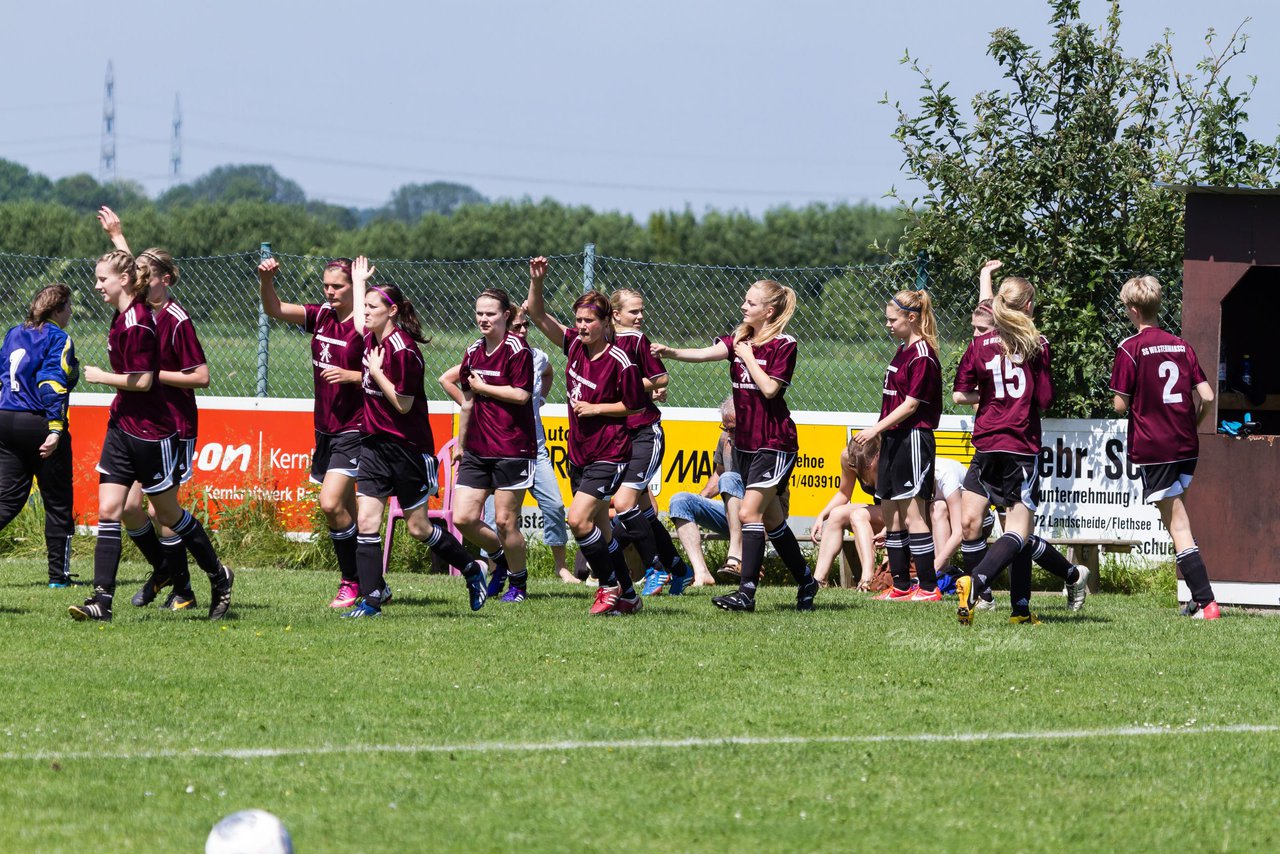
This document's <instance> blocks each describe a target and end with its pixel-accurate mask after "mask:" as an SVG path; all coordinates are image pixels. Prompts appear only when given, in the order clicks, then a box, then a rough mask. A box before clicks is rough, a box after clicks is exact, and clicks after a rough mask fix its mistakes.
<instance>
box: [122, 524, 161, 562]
mask: <svg viewBox="0 0 1280 854" xmlns="http://www.w3.org/2000/svg"><path fill="white" fill-rule="evenodd" d="M129 539H131V540H133V544H134V545H135V546H137V547H138V551H140V552H142V556H143V558H145V559H146V561H147V563H149V564H151V569H152V570H154V571H155V572H156V574H158V575H162V576H163V575H164V549H163V548H162V547H161V545H160V538H159V537H157V536H156V529H155V526H154V525H152V524H151V520H150V519H148V520H147V523H146V524H145V525H143V526H142V527H141V528H138V529H136V530H130V531H129Z"/></svg>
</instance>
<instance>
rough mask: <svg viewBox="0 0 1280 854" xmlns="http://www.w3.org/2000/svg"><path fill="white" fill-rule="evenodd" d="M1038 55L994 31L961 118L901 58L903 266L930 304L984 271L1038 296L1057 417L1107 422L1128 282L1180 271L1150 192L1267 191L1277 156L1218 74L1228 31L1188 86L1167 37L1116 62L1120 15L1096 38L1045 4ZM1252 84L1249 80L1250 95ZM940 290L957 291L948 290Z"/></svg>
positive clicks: (1164, 207)
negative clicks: (1121, 297) (987, 71)
mask: <svg viewBox="0 0 1280 854" xmlns="http://www.w3.org/2000/svg"><path fill="white" fill-rule="evenodd" d="M1048 5H1049V9H1050V17H1049V24H1050V27H1051V28H1052V34H1051V37H1050V39H1049V44H1048V47H1047V49H1044V50H1042V49H1040V48H1037V47H1035V46H1033V45H1032V44H1030V43H1029V42H1027V41H1025V40H1024V39H1023V38H1022V36H1020V35H1019V34H1018V33H1017V32H1016V31H1014V30H1011V29H1006V28H1002V29H997V30H996V31H994V32H993V33H992V34H991V40H990V43H989V44H988V47H987V55H988V56H990V57H991V58H992V59H993V60H994V61H995V63H996V65H997V67H998V68H999V69H1000V75H1001V77H1002V79H1003V85H1002V88H999V89H992V90H990V91H985V92H979V93H978V94H976V95H975V96H974V97H973V98H972V100H971V102H970V103H969V110H967V111H966V110H964V109H962V105H961V102H960V101H959V100H958V99H957V98H956V96H954V95H952V94H951V93H950V92H949V91H948V85H947V83H945V82H938V81H935V80H934V79H933V78H932V77H931V76H930V74H929V72H928V71H927V70H926V69H924V68H922V66H921V65H920V64H919V63H918V62H917V61H916V60H915V59H913V58H912V57H910V56H909V55H908V56H907V57H906V58H905V59H904V62H906V63H908V64H909V65H910V66H911V67H912V69H913V70H915V71H916V72H917V73H918V74H919V76H920V78H921V88H922V90H923V94H922V95H921V96H920V99H919V103H918V105H917V111H916V112H914V113H910V112H908V111H907V110H905V109H904V108H903V107H902V106H901V105H900V104H898V103H896V102H895V103H893V105H892V106H893V107H894V108H895V109H896V110H897V111H898V124H897V129H896V131H895V137H896V139H897V140H898V141H899V142H901V144H902V146H903V151H904V153H905V155H906V160H905V165H904V168H905V170H906V171H907V173H908V174H909V175H910V176H911V177H912V178H914V179H915V180H916V181H918V182H919V184H920V185H921V186H922V191H921V194H920V195H919V196H918V197H915V198H911V199H907V198H905V197H904V196H903V195H901V194H899V193H897V192H896V191H895V192H894V193H893V195H894V197H895V198H898V199H899V201H902V202H903V203H904V205H905V207H906V210H907V216H908V219H909V225H908V228H907V231H906V234H905V237H904V238H903V242H902V244H901V248H902V251H903V252H904V254H909V253H914V252H916V251H917V250H920V249H923V250H925V251H927V252H928V253H929V254H930V256H931V258H932V259H933V261H934V262H935V263H936V265H937V269H938V270H939V272H940V274H941V275H940V282H939V289H940V290H941V291H942V295H941V296H942V298H943V299H955V300H961V301H973V300H975V299H976V287H975V286H974V282H975V279H976V276H977V270H978V268H979V266H980V265H981V263H982V261H983V260H984V259H986V258H990V257H998V258H1000V259H1002V260H1003V261H1004V262H1005V272H1008V273H1011V274H1020V275H1026V276H1027V277H1028V278H1030V279H1031V280H1032V281H1033V282H1035V283H1036V284H1037V286H1038V288H1039V290H1038V297H1037V320H1038V322H1039V324H1040V326H1041V328H1042V329H1043V330H1044V331H1045V333H1046V335H1048V336H1049V338H1050V340H1051V341H1052V342H1053V346H1054V351H1055V380H1056V381H1057V384H1058V388H1059V404H1058V405H1057V406H1056V407H1055V409H1056V410H1057V412H1058V413H1060V414H1062V415H1068V416H1085V415H1099V414H1103V413H1105V412H1107V411H1109V410H1108V408H1107V407H1106V402H1107V401H1108V400H1109V399H1110V398H1109V396H1108V395H1107V393H1106V378H1107V377H1108V376H1109V375H1110V362H1111V359H1112V354H1113V349H1112V348H1113V345H1114V342H1113V341H1110V340H1107V336H1106V335H1104V334H1100V333H1102V332H1103V331H1104V329H1106V328H1107V327H1108V325H1109V324H1110V323H1111V321H1112V318H1114V316H1115V313H1116V309H1115V307H1114V304H1115V295H1116V290H1117V284H1118V282H1117V279H1120V278H1121V277H1123V276H1124V275H1125V271H1132V270H1135V269H1143V270H1151V269H1156V270H1170V269H1177V268H1178V267H1180V265H1181V257H1182V222H1181V216H1182V205H1183V200H1182V197H1181V196H1180V195H1178V194H1177V193H1174V192H1170V191H1168V190H1165V189H1161V188H1159V187H1157V186H1156V182H1169V183H1176V184H1191V183H1212V184H1218V185H1235V184H1243V185H1253V186H1261V185H1266V184H1269V183H1271V182H1272V181H1273V180H1274V178H1275V176H1276V172H1277V168H1278V165H1280V149H1278V148H1277V145H1276V144H1275V143H1262V142H1257V141H1254V140H1250V139H1249V138H1248V137H1247V136H1246V135H1245V133H1244V131H1243V126H1244V124H1245V122H1246V121H1247V118H1248V115H1247V113H1246V112H1245V107H1246V105H1247V104H1248V102H1249V96H1250V91H1251V90H1248V89H1247V90H1244V91H1238V90H1235V89H1233V88H1231V80H1230V78H1229V77H1228V75H1227V66H1228V65H1229V63H1230V62H1231V60H1232V59H1233V58H1235V57H1236V56H1239V55H1240V54H1241V53H1243V52H1244V50H1245V46H1246V42H1247V37H1246V36H1245V35H1243V34H1242V33H1241V31H1240V30H1239V29H1237V30H1236V31H1235V32H1234V33H1233V34H1232V35H1231V36H1230V37H1228V38H1227V39H1226V43H1225V45H1221V46H1219V45H1220V42H1221V39H1219V38H1218V37H1217V36H1216V34H1215V33H1214V32H1213V31H1210V32H1209V34H1208V35H1207V37H1206V40H1205V41H1206V45H1207V47H1208V50H1209V55H1208V56H1207V57H1206V58H1204V59H1203V60H1202V61H1200V62H1199V63H1198V65H1197V66H1196V70H1195V72H1185V73H1184V72H1182V71H1180V70H1179V68H1178V66H1177V65H1176V64H1175V62H1174V56H1173V50H1172V47H1171V44H1170V38H1169V35H1168V34H1166V35H1165V37H1164V39H1163V40H1162V41H1161V42H1159V43H1157V44H1156V45H1154V46H1152V47H1151V48H1150V49H1149V50H1147V51H1146V52H1145V53H1144V54H1142V55H1140V56H1126V55H1125V54H1124V53H1123V51H1122V50H1121V48H1120V7H1119V4H1118V3H1117V2H1112V3H1111V4H1110V8H1109V14H1108V16H1107V19H1106V22H1105V24H1103V25H1102V26H1100V27H1097V28H1095V27H1093V26H1091V25H1089V24H1088V23H1086V22H1084V21H1083V20H1082V19H1081V17H1080V8H1079V7H1080V4H1079V3H1078V2H1077V0H1050V2H1049V4H1048ZM1251 83H1252V81H1251ZM948 283H954V284H951V285H950V286H949V285H948Z"/></svg>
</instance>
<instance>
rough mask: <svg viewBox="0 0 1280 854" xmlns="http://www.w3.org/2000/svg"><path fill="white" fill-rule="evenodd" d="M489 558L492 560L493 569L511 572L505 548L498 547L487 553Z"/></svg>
mask: <svg viewBox="0 0 1280 854" xmlns="http://www.w3.org/2000/svg"><path fill="white" fill-rule="evenodd" d="M489 559H490V560H491V561H493V566H494V568H495V569H500V570H502V571H503V572H505V573H508V574H510V573H511V567H510V566H509V565H508V564H507V552H506V549H503V548H499V549H498V550H497V551H496V552H490V553H489Z"/></svg>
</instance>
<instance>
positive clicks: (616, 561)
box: [609, 540, 636, 599]
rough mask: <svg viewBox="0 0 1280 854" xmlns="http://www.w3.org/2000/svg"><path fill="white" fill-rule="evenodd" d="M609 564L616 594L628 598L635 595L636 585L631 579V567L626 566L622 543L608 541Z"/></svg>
mask: <svg viewBox="0 0 1280 854" xmlns="http://www.w3.org/2000/svg"><path fill="white" fill-rule="evenodd" d="M609 565H610V566H612V567H613V579H612V581H613V584H614V585H616V586H617V588H618V595H619V596H621V597H623V598H624V599H630V598H632V597H633V596H635V595H636V587H635V584H634V582H632V580H631V567H629V566H627V556H626V554H625V553H624V552H623V549H622V543H620V542H618V541H617V540H610V541H609Z"/></svg>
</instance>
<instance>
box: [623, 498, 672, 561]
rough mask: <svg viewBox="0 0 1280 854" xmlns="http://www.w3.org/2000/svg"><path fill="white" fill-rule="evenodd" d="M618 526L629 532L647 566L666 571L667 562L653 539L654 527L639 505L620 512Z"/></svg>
mask: <svg viewBox="0 0 1280 854" xmlns="http://www.w3.org/2000/svg"><path fill="white" fill-rule="evenodd" d="M618 527H620V528H622V529H623V530H624V531H626V532H627V539H628V540H630V541H631V544H632V545H634V546H635V547H636V551H637V552H639V553H640V560H641V562H642V563H644V565H645V567H646V568H648V567H653V568H654V569H656V570H658V571H659V572H666V570H667V564H666V562H664V561H663V560H662V558H660V557H658V545H657V543H655V542H654V540H653V529H652V528H651V527H650V526H649V522H648V520H647V519H645V518H644V513H643V512H642V511H641V510H640V508H639V507H632V508H631V509H630V510H628V511H626V512H625V513H619V514H618Z"/></svg>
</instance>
